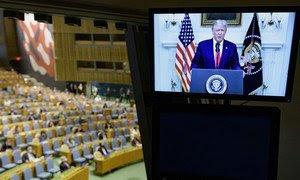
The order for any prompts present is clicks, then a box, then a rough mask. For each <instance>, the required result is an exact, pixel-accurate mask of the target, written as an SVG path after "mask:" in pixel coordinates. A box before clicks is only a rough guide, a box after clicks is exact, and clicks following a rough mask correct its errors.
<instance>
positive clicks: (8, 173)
mask: <svg viewBox="0 0 300 180" xmlns="http://www.w3.org/2000/svg"><path fill="white" fill-rule="evenodd" d="M38 161H39V162H41V163H42V164H43V165H44V166H45V159H40V160H38ZM34 165H35V162H31V163H23V164H20V165H17V166H16V167H14V168H12V169H9V170H6V171H4V172H3V173H1V174H0V177H1V178H0V179H1V180H9V179H10V177H11V176H12V175H13V174H18V175H19V177H20V179H23V170H24V169H25V168H28V167H29V168H31V171H32V173H33V174H35V173H34V172H35V168H34Z"/></svg>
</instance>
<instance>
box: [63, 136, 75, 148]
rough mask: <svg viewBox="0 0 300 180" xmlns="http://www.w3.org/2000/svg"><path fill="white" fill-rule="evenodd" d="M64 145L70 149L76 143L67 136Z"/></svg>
mask: <svg viewBox="0 0 300 180" xmlns="http://www.w3.org/2000/svg"><path fill="white" fill-rule="evenodd" d="M66 145H67V146H68V147H69V148H70V149H72V148H74V147H75V146H76V145H77V144H76V143H75V141H74V140H73V139H72V138H68V139H67V141H66Z"/></svg>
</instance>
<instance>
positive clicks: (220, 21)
mask: <svg viewBox="0 0 300 180" xmlns="http://www.w3.org/2000/svg"><path fill="white" fill-rule="evenodd" d="M216 25H222V26H224V27H225V30H226V31H227V22H226V21H225V20H222V19H218V20H215V21H214V22H213V25H212V27H211V30H214V27H215V26H216Z"/></svg>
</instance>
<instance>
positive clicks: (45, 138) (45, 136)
mask: <svg viewBox="0 0 300 180" xmlns="http://www.w3.org/2000/svg"><path fill="white" fill-rule="evenodd" d="M46 140H47V134H46V132H45V131H41V135H40V142H43V141H46Z"/></svg>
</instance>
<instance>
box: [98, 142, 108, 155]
mask: <svg viewBox="0 0 300 180" xmlns="http://www.w3.org/2000/svg"><path fill="white" fill-rule="evenodd" d="M97 151H99V152H100V153H101V154H102V155H103V156H104V157H108V156H109V152H108V150H107V149H106V147H105V146H104V145H103V144H102V143H100V144H99V147H98V149H97Z"/></svg>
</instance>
